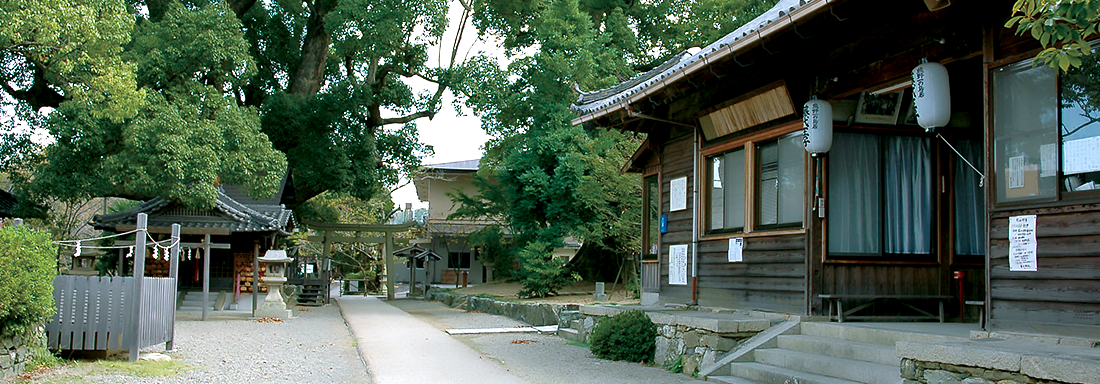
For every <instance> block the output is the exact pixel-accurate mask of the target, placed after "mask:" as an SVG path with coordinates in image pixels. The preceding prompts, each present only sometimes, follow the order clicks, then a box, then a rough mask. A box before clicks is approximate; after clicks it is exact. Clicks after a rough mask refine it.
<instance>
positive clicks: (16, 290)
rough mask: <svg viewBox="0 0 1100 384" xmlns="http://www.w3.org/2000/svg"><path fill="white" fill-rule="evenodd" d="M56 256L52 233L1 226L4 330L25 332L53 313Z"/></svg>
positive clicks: (0, 306)
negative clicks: (51, 238) (51, 237)
mask: <svg viewBox="0 0 1100 384" xmlns="http://www.w3.org/2000/svg"><path fill="white" fill-rule="evenodd" d="M56 255H57V247H55V246H54V245H53V243H52V242H51V241H50V234H49V233H46V232H42V231H35V230H32V229H30V228H27V227H14V226H7V227H5V228H3V229H0V333H2V334H4V335H8V334H22V333H25V332H27V331H28V330H30V329H33V328H34V327H36V326H38V325H41V324H42V323H43V322H45V321H46V320H48V319H49V317H50V316H52V315H53V313H54V304H53V278H54V275H56V270H55V268H56V265H57V259H56V257H57V256H56Z"/></svg>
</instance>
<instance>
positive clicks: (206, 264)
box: [202, 233, 211, 321]
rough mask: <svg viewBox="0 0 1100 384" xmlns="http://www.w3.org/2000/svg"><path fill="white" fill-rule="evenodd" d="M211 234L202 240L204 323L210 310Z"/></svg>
mask: <svg viewBox="0 0 1100 384" xmlns="http://www.w3.org/2000/svg"><path fill="white" fill-rule="evenodd" d="M210 248H211V247H210V234H209V233H207V234H206V235H204V236H203V238H202V321H206V312H207V311H209V310H210V308H208V307H210Z"/></svg>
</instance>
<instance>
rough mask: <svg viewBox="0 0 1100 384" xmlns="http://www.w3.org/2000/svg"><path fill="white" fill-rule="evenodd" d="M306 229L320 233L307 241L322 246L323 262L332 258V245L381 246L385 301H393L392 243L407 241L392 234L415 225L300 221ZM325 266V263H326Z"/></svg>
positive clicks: (326, 294) (394, 277)
mask: <svg viewBox="0 0 1100 384" xmlns="http://www.w3.org/2000/svg"><path fill="white" fill-rule="evenodd" d="M302 224H305V226H306V227H309V228H310V229H312V230H315V231H317V232H320V233H321V234H320V235H315V236H310V237H309V238H308V239H309V241H316V242H320V243H321V244H322V251H321V255H322V257H323V258H324V259H325V260H328V259H329V258H330V257H331V256H332V244H333V243H369V244H382V255H383V257H385V260H386V299H387V300H393V299H394V287H393V283H394V280H395V279H396V278H397V277H396V276H394V273H396V272H395V271H396V270H395V269H394V263H393V257H394V256H393V251H395V249H394V248H395V247H394V243H395V242H401V243H407V242H408V241H409V239H404V238H397V239H395V238H394V237H393V234H394V232H405V231H408V230H410V229H412V228H413V227H414V226H415V225H416V224H415V223H411V222H410V223H405V224H332V223H313V222H308V221H304V220H303V221H302ZM329 232H355V236H340V235H337V234H330V233H329ZM363 233H382V234H383V236H382V237H364V236H361V234H363ZM326 264H327V263H326ZM328 294H329V293H328V290H327V289H326V290H325V298H326V301H328V300H327V298H328Z"/></svg>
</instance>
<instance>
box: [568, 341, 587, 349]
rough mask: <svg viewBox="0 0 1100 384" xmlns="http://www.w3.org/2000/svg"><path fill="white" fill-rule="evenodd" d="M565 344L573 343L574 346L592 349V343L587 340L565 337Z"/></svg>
mask: <svg viewBox="0 0 1100 384" xmlns="http://www.w3.org/2000/svg"><path fill="white" fill-rule="evenodd" d="M565 345H572V346H574V347H582V348H584V349H592V345H590V344H588V343H586V342H583V341H577V340H570V339H565Z"/></svg>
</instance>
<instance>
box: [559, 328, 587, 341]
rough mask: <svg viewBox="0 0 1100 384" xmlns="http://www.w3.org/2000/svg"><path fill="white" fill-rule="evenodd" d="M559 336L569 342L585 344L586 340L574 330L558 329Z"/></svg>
mask: <svg viewBox="0 0 1100 384" xmlns="http://www.w3.org/2000/svg"><path fill="white" fill-rule="evenodd" d="M558 336H560V337H563V338H565V339H568V340H573V341H580V342H584V340H581V339H582V338H583V337H582V336H581V333H580V332H578V331H577V330H576V329H572V328H558Z"/></svg>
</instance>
